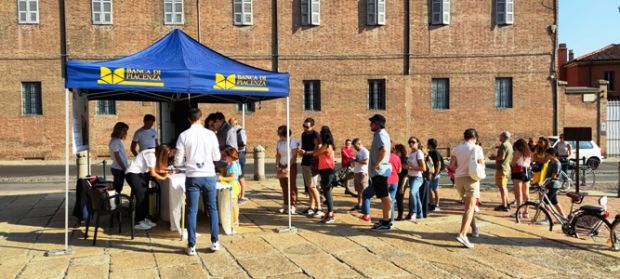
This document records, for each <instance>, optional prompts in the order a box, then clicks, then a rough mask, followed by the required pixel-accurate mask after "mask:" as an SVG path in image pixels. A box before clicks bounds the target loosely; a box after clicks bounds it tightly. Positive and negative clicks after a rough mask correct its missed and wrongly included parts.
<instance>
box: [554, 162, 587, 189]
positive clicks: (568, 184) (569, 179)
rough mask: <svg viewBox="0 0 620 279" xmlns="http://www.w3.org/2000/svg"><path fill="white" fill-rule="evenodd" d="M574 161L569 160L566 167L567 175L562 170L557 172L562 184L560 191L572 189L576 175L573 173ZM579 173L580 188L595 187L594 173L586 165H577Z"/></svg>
mask: <svg viewBox="0 0 620 279" xmlns="http://www.w3.org/2000/svg"><path fill="white" fill-rule="evenodd" d="M575 166H576V165H575V160H573V159H571V161H570V165H569V167H568V173H566V172H564V171H563V170H559V171H558V177H559V179H560V181H561V182H562V188H561V189H560V191H562V192H568V191H570V190H571V189H574V187H575V183H576V180H577V174H576V171H575ZM579 169H580V171H581V173H580V174H579V181H581V183H579V186H580V187H594V185H596V171H595V169H594V168H592V167H591V166H590V165H588V164H582V165H579Z"/></svg>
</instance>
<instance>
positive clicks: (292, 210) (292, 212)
mask: <svg viewBox="0 0 620 279" xmlns="http://www.w3.org/2000/svg"><path fill="white" fill-rule="evenodd" d="M295 213H297V210H296V209H295V207H294V206H291V214H295Z"/></svg>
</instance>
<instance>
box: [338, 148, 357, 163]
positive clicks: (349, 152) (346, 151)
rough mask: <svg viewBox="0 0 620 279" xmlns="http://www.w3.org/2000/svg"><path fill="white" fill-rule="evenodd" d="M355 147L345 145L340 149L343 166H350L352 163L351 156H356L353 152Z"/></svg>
mask: <svg viewBox="0 0 620 279" xmlns="http://www.w3.org/2000/svg"><path fill="white" fill-rule="evenodd" d="M353 153H354V152H353V148H351V147H346V146H343V147H342V150H340V157H342V166H343V167H348V166H350V165H351V159H349V158H350V157H355V156H354V154H353Z"/></svg>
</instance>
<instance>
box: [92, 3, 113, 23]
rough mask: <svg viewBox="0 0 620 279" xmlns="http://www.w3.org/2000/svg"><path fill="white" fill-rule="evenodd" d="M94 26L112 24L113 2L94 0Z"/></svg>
mask: <svg viewBox="0 0 620 279" xmlns="http://www.w3.org/2000/svg"><path fill="white" fill-rule="evenodd" d="M92 6H93V7H92V8H93V24H112V0H93V2H92Z"/></svg>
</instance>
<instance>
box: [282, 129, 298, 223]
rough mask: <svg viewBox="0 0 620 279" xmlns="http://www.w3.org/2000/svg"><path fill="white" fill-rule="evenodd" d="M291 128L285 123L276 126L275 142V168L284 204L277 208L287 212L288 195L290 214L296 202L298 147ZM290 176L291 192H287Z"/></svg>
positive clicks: (293, 211)
mask: <svg viewBox="0 0 620 279" xmlns="http://www.w3.org/2000/svg"><path fill="white" fill-rule="evenodd" d="M287 130H288V133H289V138H290V145H289V148H290V154H291V158H290V160H289V158H288V154H287V150H288V149H289V148H287V144H286V131H287ZM291 135H292V134H291V130H289V129H287V127H286V126H285V125H282V126H280V127H278V137H279V139H278V142H277V143H276V146H277V152H276V170H277V176H278V180H279V181H280V187H281V188H282V199H283V200H284V206H283V208H282V209H280V210H279V212H280V213H288V208H289V207H288V206H287V204H288V199H289V195H290V199H291V205H290V209H291V214H295V205H296V203H297V183H296V182H297V148H299V143H298V142H297V140H295V139H294V138H293V137H292V136H291ZM289 164H290V166H291V168H290V173H287V172H286V170H287V167H288V165H289ZM289 176H290V178H291V192H290V194H289V193H288V177H289Z"/></svg>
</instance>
